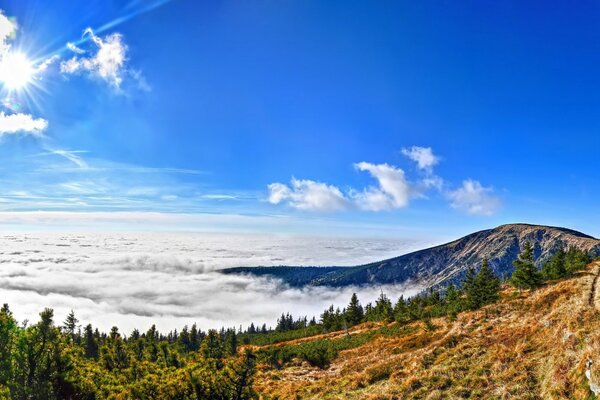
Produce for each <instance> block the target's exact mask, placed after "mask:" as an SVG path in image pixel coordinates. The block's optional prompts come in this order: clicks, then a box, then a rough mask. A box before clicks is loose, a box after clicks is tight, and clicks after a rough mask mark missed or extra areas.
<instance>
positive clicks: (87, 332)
mask: <svg viewBox="0 0 600 400" xmlns="http://www.w3.org/2000/svg"><path fill="white" fill-rule="evenodd" d="M83 343H84V346H85V347H84V349H85V356H86V357H87V358H94V359H96V360H97V359H98V356H99V353H98V342H97V340H96V337H95V335H94V331H93V330H92V324H87V325H86V326H85V329H84V331H83Z"/></svg>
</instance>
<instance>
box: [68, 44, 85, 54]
mask: <svg viewBox="0 0 600 400" xmlns="http://www.w3.org/2000/svg"><path fill="white" fill-rule="evenodd" d="M67 49H69V50H71V51H72V52H73V53H76V54H83V53H85V50H83V49H80V48H79V47H77V45H76V44H75V43H71V42H67Z"/></svg>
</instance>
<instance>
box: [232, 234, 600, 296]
mask: <svg viewBox="0 0 600 400" xmlns="http://www.w3.org/2000/svg"><path fill="white" fill-rule="evenodd" d="M527 242H529V243H531V244H532V245H533V247H534V255H535V259H536V263H537V264H538V266H541V264H542V263H543V262H544V261H546V260H547V259H548V258H549V257H550V256H551V255H552V254H554V252H555V251H556V250H558V249H559V248H560V247H561V246H562V247H564V248H568V247H571V246H575V247H577V248H579V249H581V250H585V251H589V252H593V253H600V240H598V239H596V238H594V237H592V236H589V235H586V234H583V233H581V232H577V231H574V230H571V229H566V228H558V227H551V226H542V225H529V224H508V225H501V226H498V227H497V228H494V229H487V230H483V231H479V232H475V233H472V234H470V235H467V236H465V237H463V238H460V239H457V240H455V241H452V242H450V243H446V244H442V245H439V246H435V247H431V248H428V249H424V250H419V251H415V252H412V253H408V254H405V255H402V256H399V257H394V258H390V259H387V260H383V261H378V262H373V263H369V264H364V265H358V266H355V267H241V268H230V269H226V270H223V272H224V273H228V274H231V273H247V274H252V275H258V276H272V277H275V278H279V279H282V280H283V281H285V282H286V283H288V284H290V285H292V286H306V285H322V286H335V287H340V286H348V285H367V284H392V283H405V282H414V283H416V284H420V285H425V286H435V285H440V284H442V285H443V284H446V283H449V282H454V281H458V280H460V279H462V277H463V275H464V273H465V271H466V270H467V268H468V267H470V266H479V265H480V264H481V262H482V261H483V259H484V258H487V259H488V260H489V262H490V266H491V267H492V269H493V270H494V272H495V273H496V274H498V275H499V276H507V275H509V274H510V273H511V272H512V269H513V266H512V261H513V260H514V259H515V258H516V257H517V255H518V254H519V252H520V251H521V249H522V248H523V246H524V245H525V243H527Z"/></svg>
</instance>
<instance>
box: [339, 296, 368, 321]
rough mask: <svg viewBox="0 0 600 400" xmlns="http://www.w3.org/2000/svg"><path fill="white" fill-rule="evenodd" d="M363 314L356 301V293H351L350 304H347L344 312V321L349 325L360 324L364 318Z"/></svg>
mask: <svg viewBox="0 0 600 400" xmlns="http://www.w3.org/2000/svg"><path fill="white" fill-rule="evenodd" d="M364 314H365V313H364V310H363V308H362V306H361V305H360V302H359V301H358V296H357V295H356V293H353V294H352V298H351V299H350V304H348V307H347V308H346V312H345V313H344V317H345V319H346V322H347V323H348V324H349V325H351V326H352V325H357V324H360V323H361V322H362V320H363V318H364Z"/></svg>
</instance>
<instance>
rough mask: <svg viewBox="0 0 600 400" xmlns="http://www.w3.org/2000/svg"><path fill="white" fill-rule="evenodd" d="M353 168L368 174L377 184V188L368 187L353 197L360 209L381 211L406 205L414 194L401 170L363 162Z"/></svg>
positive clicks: (390, 166) (391, 166) (387, 165)
mask: <svg viewBox="0 0 600 400" xmlns="http://www.w3.org/2000/svg"><path fill="white" fill-rule="evenodd" d="M354 167H355V168H356V169H358V170H359V171H367V172H369V173H370V174H371V176H372V177H373V178H375V179H376V180H377V182H378V184H379V186H378V187H369V188H367V189H365V190H364V191H363V192H360V193H355V194H354V195H353V197H354V198H355V200H356V202H357V205H358V206H359V207H360V208H362V209H365V210H370V211H382V210H391V209H394V208H402V207H406V206H407V205H408V202H409V200H410V198H411V196H412V195H413V193H414V192H413V190H412V188H411V185H410V184H409V182H408V181H407V180H406V177H405V174H404V171H403V170H401V169H400V168H397V167H394V166H393V165H389V164H371V163H368V162H364V161H363V162H360V163H357V164H354Z"/></svg>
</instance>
